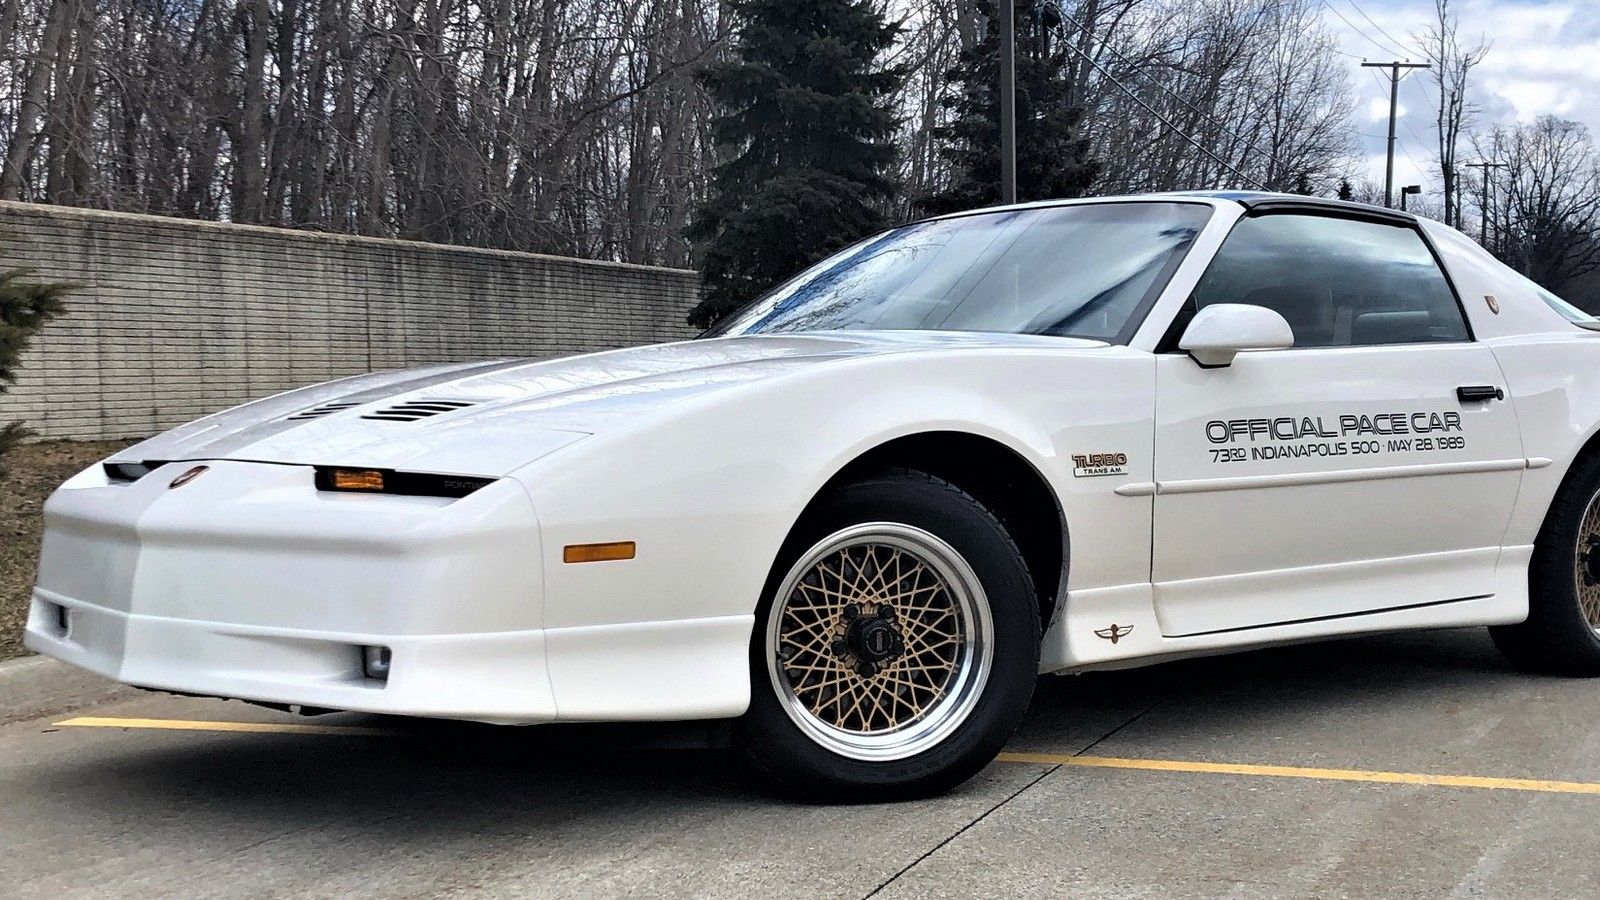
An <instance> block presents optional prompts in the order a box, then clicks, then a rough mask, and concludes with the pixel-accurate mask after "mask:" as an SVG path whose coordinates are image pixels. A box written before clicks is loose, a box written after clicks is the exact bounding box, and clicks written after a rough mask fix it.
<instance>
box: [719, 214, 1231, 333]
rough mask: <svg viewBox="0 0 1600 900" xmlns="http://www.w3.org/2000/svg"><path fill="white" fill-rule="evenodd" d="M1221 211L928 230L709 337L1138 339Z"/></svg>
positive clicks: (881, 238)
mask: <svg viewBox="0 0 1600 900" xmlns="http://www.w3.org/2000/svg"><path fill="white" fill-rule="evenodd" d="M1210 215H1211V210H1210V207H1208V206H1205V205H1203V204H1195V203H1164V202H1141V203H1098V204H1084V205H1077V206H1053V207H1045V208H1040V209H1023V210H1009V211H1004V212H995V213H980V214H977V215H971V216H959V217H956V218H950V219H935V220H933V221H928V222H918V223H915V224H912V225H907V226H905V227H903V228H896V229H895V230H893V231H889V232H886V233H884V234H881V235H878V236H877V237H874V238H869V239H868V240H865V241H862V242H861V243H859V244H856V245H855V246H853V247H850V248H849V249H847V250H844V251H842V252H840V253H837V254H835V255H834V256H832V257H830V258H828V259H825V260H823V261H822V262H820V263H818V264H816V265H815V266H812V267H811V268H810V269H807V270H806V271H805V272H802V273H801V274H800V275H799V276H797V277H795V278H793V279H791V280H789V281H788V282H785V283H784V284H783V285H781V286H779V287H778V288H777V289H776V290H774V291H772V292H771V293H769V294H767V295H766V296H764V297H762V298H760V299H759V300H757V301H755V302H754V303H752V304H750V305H749V306H747V307H745V308H744V309H743V310H740V311H739V312H738V313H735V314H734V315H733V316H730V317H729V318H728V319H727V320H726V321H725V322H723V323H722V324H720V325H718V326H717V327H715V328H713V329H712V330H711V331H710V332H708V335H707V336H724V335H737V334H772V333H781V332H794V331H857V330H871V331H883V330H891V329H912V330H941V331H998V332H1009V333H1013V334H1047V335H1060V336H1071V337H1085V338H1093V339H1096V340H1103V341H1113V342H1118V341H1126V340H1127V339H1128V338H1130V337H1132V332H1133V330H1134V329H1135V328H1137V327H1138V325H1139V322H1140V320H1141V319H1142V318H1143V316H1144V313H1145V311H1146V310H1147V309H1148V306H1149V304H1150V303H1152V302H1154V300H1155V297H1156V295H1157V294H1159V293H1160V291H1161V289H1162V288H1163V287H1165V286H1166V282H1167V279H1168V278H1169V277H1170V276H1171V274H1172V270H1173V269H1174V268H1176V267H1177V264H1178V263H1179V262H1181V261H1182V259H1183V255H1184V253H1185V252H1187V250H1188V248H1189V245H1190V244H1191V243H1193V242H1194V238H1195V235H1197V234H1199V232H1200V229H1201V227H1202V226H1204V225H1205V223H1206V220H1207V219H1208V218H1210Z"/></svg>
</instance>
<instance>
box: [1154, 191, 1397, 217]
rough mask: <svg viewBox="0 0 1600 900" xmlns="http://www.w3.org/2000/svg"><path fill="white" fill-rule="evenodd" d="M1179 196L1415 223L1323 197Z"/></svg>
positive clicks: (1262, 209)
mask: <svg viewBox="0 0 1600 900" xmlns="http://www.w3.org/2000/svg"><path fill="white" fill-rule="evenodd" d="M1183 193H1186V194H1188V195H1189V196H1192V197H1216V198H1218V199H1221V200H1232V201H1234V202H1235V203H1237V204H1239V205H1240V206H1243V207H1244V208H1245V209H1247V210H1249V211H1250V212H1252V213H1271V212H1293V211H1296V210H1303V211H1307V212H1321V213H1333V214H1335V215H1345V216H1350V217H1352V218H1360V219H1379V220H1384V221H1390V222H1394V223H1397V224H1407V225H1409V224H1411V223H1413V222H1415V221H1417V217H1416V216H1414V215H1412V214H1410V213H1407V212H1401V211H1400V210H1398V209H1388V208H1387V207H1382V206H1372V205H1370V204H1367V203H1351V202H1349V201H1346V200H1330V199H1327V198H1326V197H1306V196H1303V195H1301V194H1275V193H1270V192H1267V191H1185V192H1183Z"/></svg>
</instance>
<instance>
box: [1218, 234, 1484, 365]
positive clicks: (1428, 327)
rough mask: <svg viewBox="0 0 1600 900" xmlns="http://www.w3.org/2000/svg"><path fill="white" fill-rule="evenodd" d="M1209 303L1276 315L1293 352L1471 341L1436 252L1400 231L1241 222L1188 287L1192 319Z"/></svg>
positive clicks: (1418, 237) (1419, 236)
mask: <svg viewBox="0 0 1600 900" xmlns="http://www.w3.org/2000/svg"><path fill="white" fill-rule="evenodd" d="M1212 303H1250V304H1254V305H1256V306H1265V307H1267V308H1268V309H1272V310H1276V311H1277V312H1278V313H1280V314H1281V315H1282V316H1283V317H1284V319H1286V320H1288V322H1289V327H1290V328H1292V329H1293V330H1294V343H1295V346H1296V347H1354V346H1370V345H1374V344H1416V343H1429V342H1439V341H1465V340H1467V339H1468V332H1467V325H1466V322H1465V321H1464V320H1463V319H1462V316H1461V307H1460V305H1459V304H1457V303H1456V298H1455V294H1454V292H1452V291H1451V289H1450V284H1449V282H1447V281H1446V280H1445V277H1444V273H1442V272H1440V271H1439V265H1438V263H1437V262H1436V261H1435V260H1434V257H1433V254H1432V253H1431V252H1430V251H1429V250H1428V246H1427V245H1426V244H1424V243H1423V241H1422V236H1421V235H1420V234H1418V233H1417V232H1416V231H1415V230H1414V229H1412V228H1407V227H1405V226H1401V225H1388V224H1383V223H1378V222H1370V221H1360V220H1355V219H1339V218H1332V217H1327V216H1311V215H1290V214H1277V215H1264V216H1254V217H1251V218H1246V219H1242V220H1240V221H1239V223H1238V224H1237V225H1235V226H1234V228H1233V231H1232V232H1230V233H1229V234H1228V239H1227V240H1226V241H1224V242H1223V244H1222V247H1221V248H1220V249H1219V250H1218V251H1217V255H1216V258H1214V259H1213V260H1212V261H1211V266H1210V268H1208V269H1207V270H1206V273H1205V275H1204V276H1202V277H1201V279H1200V283H1199V284H1198V285H1196V286H1195V291H1194V297H1193V302H1192V304H1191V305H1190V312H1191V314H1192V312H1193V311H1195V310H1199V309H1202V308H1204V307H1206V306H1209V305H1210V304H1212Z"/></svg>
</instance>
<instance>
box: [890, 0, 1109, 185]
mask: <svg viewBox="0 0 1600 900" xmlns="http://www.w3.org/2000/svg"><path fill="white" fill-rule="evenodd" d="M1015 9H1016V20H1015V21H1016V30H1017V35H1016V41H1017V48H1016V59H1017V78H1016V96H1017V199H1018V200H1023V201H1026V200H1053V199H1057V198H1061V197H1077V196H1080V195H1081V194H1083V192H1084V191H1086V190H1088V188H1089V185H1090V183H1091V182H1093V181H1094V176H1095V174H1096V173H1097V172H1098V171H1099V163H1097V162H1095V161H1093V160H1091V159H1090V158H1089V142H1088V140H1087V139H1085V138H1084V137H1083V136H1082V134H1081V129H1080V127H1079V126H1080V124H1081V122H1082V120H1083V110H1082V109H1081V108H1080V107H1077V106H1075V105H1074V104H1073V102H1072V86H1071V82H1070V81H1069V79H1068V71H1069V67H1068V65H1067V62H1068V57H1067V55H1068V53H1069V52H1070V51H1069V50H1068V48H1067V44H1066V41H1067V36H1066V35H1065V34H1064V32H1063V29H1062V21H1061V15H1060V13H1059V12H1057V11H1056V7H1055V6H1054V5H1053V4H1052V3H1049V2H1043V0H1015ZM978 11H979V13H980V14H981V15H982V17H983V20H984V21H985V22H986V23H988V27H986V28H985V30H984V34H983V37H982V39H980V40H979V41H978V42H977V43H975V44H973V45H972V46H971V47H969V48H967V49H966V50H964V51H962V53H961V57H960V60H959V61H958V62H957V64H956V66H955V67H954V68H952V69H951V70H950V71H949V73H948V74H947V76H946V77H947V79H948V83H949V85H950V87H949V93H948V94H946V95H945V97H944V98H943V100H942V101H941V102H942V104H943V105H944V107H945V108H946V109H949V110H950V111H951V112H952V113H953V114H954V118H953V119H952V120H951V121H950V122H949V124H947V125H943V126H940V127H939V128H936V129H934V138H935V139H936V140H939V141H941V142H942V146H941V147H940V151H939V152H940V155H941V156H943V157H944V158H945V160H946V161H947V162H948V163H949V164H950V168H951V179H950V184H949V185H948V186H947V187H946V188H945V189H944V190H942V191H939V192H937V193H935V194H933V195H931V196H928V197H924V198H922V201H921V204H920V205H921V206H922V208H923V209H924V210H925V211H926V212H929V213H933V214H938V213H944V212H956V211H959V210H964V209H973V208H976V207H980V206H992V205H994V204H996V203H999V202H1000V36H999V33H998V32H999V28H998V23H997V21H996V20H995V15H996V4H995V0H979V3H978Z"/></svg>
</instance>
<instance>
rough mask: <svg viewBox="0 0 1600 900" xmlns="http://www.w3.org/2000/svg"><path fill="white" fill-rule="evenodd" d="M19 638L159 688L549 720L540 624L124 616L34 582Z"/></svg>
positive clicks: (454, 715)
mask: <svg viewBox="0 0 1600 900" xmlns="http://www.w3.org/2000/svg"><path fill="white" fill-rule="evenodd" d="M62 610H65V615H64V617H63V615H62ZM63 619H64V622H65V624H66V627H65V628H63V627H62V622H63ZM25 640H26V643H27V645H28V647H29V648H31V649H33V650H35V651H37V652H39V653H43V654H45V655H48V656H53V657H55V658H57V659H60V660H63V661H65V662H69V663H72V664H73V665H76V666H80V667H82V668H85V669H88V670H90V671H92V672H97V673H99V674H101V675H104V676H106V677H108V678H113V679H116V680H117V681H122V682H125V683H127V684H132V685H137V686H139V687H144V688H154V689H157V690H168V691H177V692H180V693H186V694H199V695H203V696H208V697H227V698H234V699H242V700H253V701H257V702H263V703H278V704H285V705H297V706H306V707H320V708H325V709H340V710H352V711H358V712H372V713H385V714H392V715H405V716H434V717H443V718H451V719H470V720H475V721H481V722H504V723H532V722H549V721H554V720H555V719H556V718H557V714H556V705H555V699H554V697H553V696H552V695H551V690H550V680H549V678H548V676H547V673H546V669H545V647H544V633H543V632H542V631H523V632H501V633H491V634H466V635H427V636H418V635H403V636H397V635H392V634H381V633H372V634H366V633H333V632H322V631H299V630H294V629H283V628H269V627H261V626H244V625H237V624H230V623H225V622H208V621H194V620H185V619H171V618H165V617H161V616H146V615H137V614H130V613H126V612H122V611H119V610H112V609H106V608H104V607H99V606H95V605H92V604H89V603H84V602H82V601H78V600H75V599H72V598H69V597H63V596H61V595H59V594H53V593H51V592H49V591H45V590H37V589H36V590H35V591H34V595H33V609H32V612H31V614H30V616H29V623H28V633H27V636H26V638H25ZM365 646H380V647H387V648H389V649H390V651H391V654H392V657H391V659H392V661H391V663H390V674H389V677H388V678H387V679H384V680H378V679H373V678H368V677H366V675H365V673H364V670H363V667H362V648H363V647H365Z"/></svg>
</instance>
